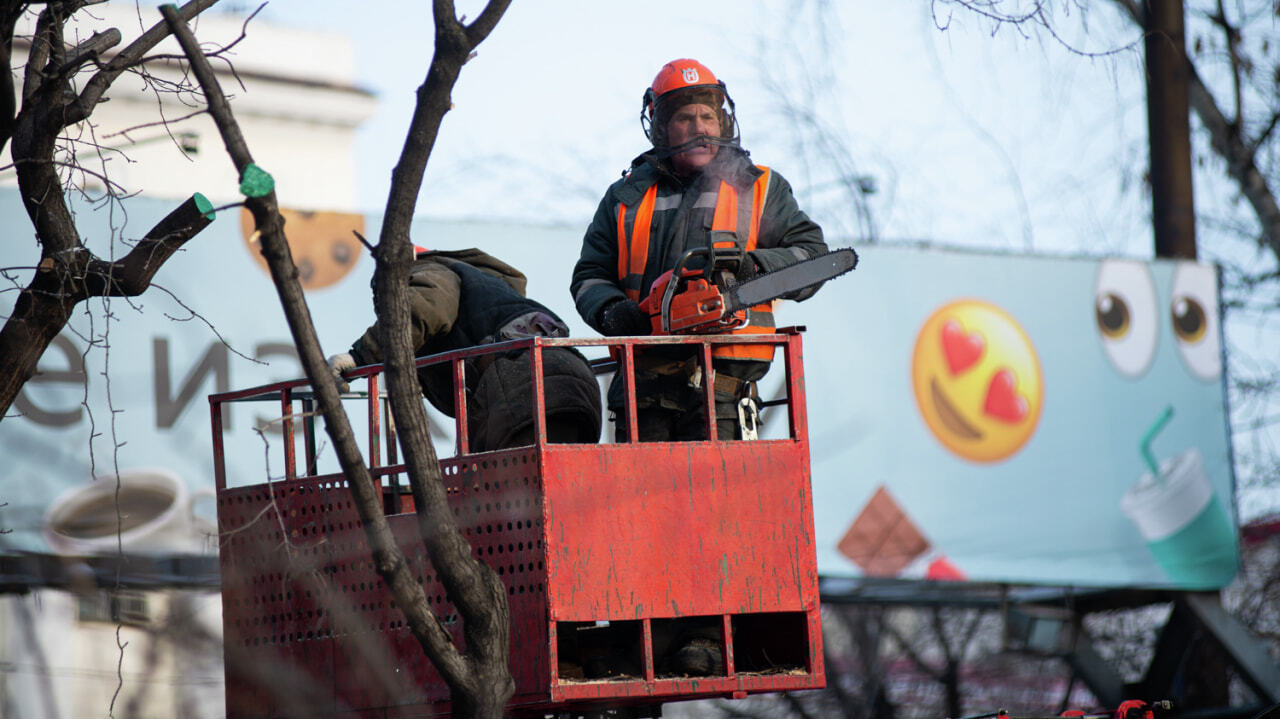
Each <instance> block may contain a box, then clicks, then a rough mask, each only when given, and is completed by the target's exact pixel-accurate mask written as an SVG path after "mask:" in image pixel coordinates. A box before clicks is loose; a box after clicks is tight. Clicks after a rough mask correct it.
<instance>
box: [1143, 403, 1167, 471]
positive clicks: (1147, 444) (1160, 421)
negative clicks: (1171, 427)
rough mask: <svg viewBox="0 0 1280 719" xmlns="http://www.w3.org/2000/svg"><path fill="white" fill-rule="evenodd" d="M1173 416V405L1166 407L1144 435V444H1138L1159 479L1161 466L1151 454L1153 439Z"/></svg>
mask: <svg viewBox="0 0 1280 719" xmlns="http://www.w3.org/2000/svg"><path fill="white" fill-rule="evenodd" d="M1171 417H1173V405H1169V406H1168V407H1165V408H1164V412H1161V413H1160V416H1159V417H1157V418H1156V421H1155V424H1153V425H1151V429H1148V430H1147V433H1146V434H1144V435H1142V444H1140V445H1139V446H1138V449H1140V450H1142V459H1143V460H1145V461H1146V463H1147V467H1149V468H1150V469H1151V475H1152V476H1153V477H1155V478H1156V479H1157V480H1158V479H1160V466H1159V465H1157V464H1156V458H1155V456H1154V455H1152V454H1151V440H1153V439H1155V437H1156V434H1157V433H1159V432H1160V430H1162V429H1164V426H1165V424H1167V423H1168V422H1169V419H1170V418H1171Z"/></svg>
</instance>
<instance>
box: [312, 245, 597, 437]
mask: <svg viewBox="0 0 1280 719" xmlns="http://www.w3.org/2000/svg"><path fill="white" fill-rule="evenodd" d="M525 285H526V278H525V276H524V274H523V273H521V272H520V271H519V270H517V269H516V268H514V267H512V266H511V265H508V264H507V263H505V262H503V261H502V260H499V259H498V258H496V257H493V256H491V255H488V254H486V253H484V252H482V251H480V250H477V249H469V250H456V251H449V250H433V251H428V250H421V249H419V251H418V252H417V256H416V258H415V259H414V263H413V267H412V268H411V269H410V273H409V302H410V307H409V309H410V331H411V333H412V343H413V346H414V348H415V351H414V354H415V356H418V357H422V356H425V355H431V354H437V353H440V352H448V351H451V350H457V349H465V348H468V347H475V346H478V345H485V344H491V343H494V342H505V341H507V340H514V339H523V338H526V337H567V336H568V335H569V329H568V327H566V326H565V324H564V322H563V321H561V319H560V318H559V317H558V316H556V314H555V313H554V312H552V311H551V310H549V309H547V307H546V306H545V305H543V304H542V303H540V302H537V301H535V300H533V299H530V298H528V297H526V296H525ZM382 360H383V353H382V350H381V348H380V347H379V345H378V324H377V323H374V324H373V326H371V327H370V328H369V329H368V330H367V331H365V333H364V335H362V336H361V337H360V338H359V339H358V340H356V341H355V343H354V344H352V346H351V350H350V351H349V352H347V353H344V354H340V355H334V356H333V357H331V358H329V366H330V368H331V369H332V370H333V371H334V373H335V374H337V375H338V384H339V386H340V387H342V388H343V389H344V390H345V388H346V382H345V380H343V379H342V376H341V373H342V372H344V371H346V370H349V369H353V368H355V367H358V366H361V365H366V364H374V363H377V362H381V361H382ZM542 363H543V377H544V383H543V387H544V393H543V394H544V396H545V398H546V421H547V435H548V439H549V440H550V441H552V442H587V443H594V442H597V441H599V439H600V426H601V408H600V388H599V385H597V384H596V379H595V374H594V373H593V372H592V370H591V367H590V365H589V364H588V363H587V360H586V358H585V357H583V356H582V354H581V353H580V352H578V350H576V349H574V348H572V347H547V348H544V349H543V350H542ZM465 376H466V395H467V435H468V438H469V442H468V444H469V449H470V451H472V452H485V451H489V450H495V449H503V448H506V447H519V446H523V445H527V444H532V442H533V382H532V375H531V362H530V357H529V351H528V350H527V349H521V350H515V351H509V352H503V353H499V354H487V355H480V356H478V357H472V358H469V359H467V360H466V361H465ZM418 382H419V383H420V384H421V385H422V394H423V395H424V396H425V397H426V398H427V401H429V402H430V403H431V404H432V406H434V407H435V408H436V409H438V410H440V411H441V412H443V413H444V414H446V415H448V416H450V417H453V416H455V411H454V403H453V398H454V392H453V368H452V365H451V363H442V364H436V365H430V366H426V367H421V368H419V370H418Z"/></svg>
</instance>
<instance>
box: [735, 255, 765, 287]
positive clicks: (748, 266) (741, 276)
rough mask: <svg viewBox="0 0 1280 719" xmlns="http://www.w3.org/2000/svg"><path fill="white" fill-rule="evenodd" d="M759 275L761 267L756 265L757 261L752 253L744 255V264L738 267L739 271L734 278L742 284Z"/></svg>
mask: <svg viewBox="0 0 1280 719" xmlns="http://www.w3.org/2000/svg"><path fill="white" fill-rule="evenodd" d="M758 274H760V265H757V264H756V260H755V258H754V257H752V256H751V253H749V252H748V253H743V255H742V262H741V263H740V264H739V265H738V271H737V272H735V273H734V277H733V278H734V279H735V280H737V281H738V283H739V284H741V283H743V282H746V281H747V280H749V279H751V278H752V277H755V276H756V275H758Z"/></svg>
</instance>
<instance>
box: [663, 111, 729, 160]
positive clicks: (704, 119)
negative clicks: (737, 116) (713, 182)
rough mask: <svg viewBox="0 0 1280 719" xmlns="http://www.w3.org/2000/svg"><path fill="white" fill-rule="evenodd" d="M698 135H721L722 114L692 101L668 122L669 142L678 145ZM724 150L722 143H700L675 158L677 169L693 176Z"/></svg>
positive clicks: (670, 144)
mask: <svg viewBox="0 0 1280 719" xmlns="http://www.w3.org/2000/svg"><path fill="white" fill-rule="evenodd" d="M698 135H710V136H711V137H719V136H720V113H718V112H716V110H715V109H713V108H711V107H709V106H707V105H702V104H694V103H691V104H688V105H685V106H684V107H681V108H680V109H679V110H676V111H675V114H673V115H672V116H671V119H670V120H668V121H667V143H668V145H669V146H670V147H678V146H679V145H681V144H683V143H686V142H688V141H689V140H691V139H693V138H695V137H697V136H698ZM719 151H720V147H719V146H718V145H713V144H710V143H700V144H698V145H695V146H693V147H691V148H689V149H688V150H685V151H683V152H680V153H678V154H676V155H673V156H672V157H671V162H672V164H673V165H674V166H675V169H676V172H677V173H679V174H681V175H690V174H693V173H695V172H698V171H700V170H701V169H702V168H704V167H706V166H707V165H708V164H709V163H710V162H711V159H712V158H714V157H715V156H716V153H717V152H719Z"/></svg>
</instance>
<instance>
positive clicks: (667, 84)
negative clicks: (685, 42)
mask: <svg viewBox="0 0 1280 719" xmlns="http://www.w3.org/2000/svg"><path fill="white" fill-rule="evenodd" d="M707 94H710V95H711V97H710V98H709V99H710V100H711V101H712V102H714V103H715V104H714V105H713V107H715V108H716V109H717V110H718V111H719V112H720V137H721V138H722V139H723V140H727V141H728V142H726V143H724V144H737V141H738V123H737V119H736V117H735V113H734V106H733V98H731V97H729V91H728V90H727V89H726V88H725V84H724V83H723V82H721V81H720V80H718V79H717V78H716V76H715V73H713V72H711V69H710V68H708V67H707V66H706V65H703V64H702V63H700V62H698V61H697V60H693V59H690V58H681V59H678V60H672V61H671V62H669V63H667V64H666V65H663V66H662V69H661V70H659V71H658V74H657V76H656V77H654V78H653V84H652V85H651V86H649V88H647V89H646V90H645V91H644V101H643V103H642V105H641V107H640V127H641V128H643V129H644V136H645V137H647V138H649V140H650V141H651V142H653V144H654V146H655V147H662V146H665V145H666V135H667V128H666V120H667V118H668V117H670V115H671V113H672V112H674V111H675V110H676V109H678V108H680V107H682V106H683V105H685V104H687V103H685V102H680V103H679V104H676V101H679V100H682V99H687V100H689V101H695V102H696V101H698V100H706V99H708V98H707V97H706V95H707ZM695 98H696V99H695ZM704 104H709V103H704ZM725 105H728V108H727V109H726V108H725Z"/></svg>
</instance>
